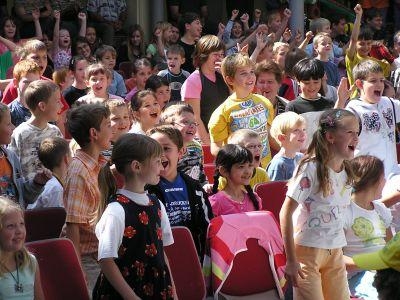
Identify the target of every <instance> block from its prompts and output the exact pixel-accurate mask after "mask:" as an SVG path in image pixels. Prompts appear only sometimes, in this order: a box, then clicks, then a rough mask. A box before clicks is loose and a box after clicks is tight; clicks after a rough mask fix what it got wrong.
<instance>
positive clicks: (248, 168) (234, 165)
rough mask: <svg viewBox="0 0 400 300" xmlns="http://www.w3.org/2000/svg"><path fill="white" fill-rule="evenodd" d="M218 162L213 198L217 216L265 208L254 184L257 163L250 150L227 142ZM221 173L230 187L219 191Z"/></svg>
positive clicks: (213, 207) (212, 204)
mask: <svg viewBox="0 0 400 300" xmlns="http://www.w3.org/2000/svg"><path fill="white" fill-rule="evenodd" d="M215 165H216V171H215V175H214V186H213V193H214V195H212V196H211V197H210V198H209V199H210V203H211V207H212V210H213V214H214V216H220V215H228V214H235V213H241V212H247V211H254V210H260V209H261V199H260V197H258V196H257V194H255V193H254V192H253V190H252V189H251V187H250V179H251V177H252V176H253V172H254V165H253V155H252V154H251V152H250V151H249V150H248V149H246V148H244V147H242V146H239V145H233V144H227V145H225V146H224V147H222V148H221V150H219V152H218V154H217V158H216V159H215ZM220 176H222V177H224V178H225V179H226V186H225V187H224V188H223V189H222V190H221V191H219V192H217V190H218V178H219V177H220ZM243 187H244V190H243Z"/></svg>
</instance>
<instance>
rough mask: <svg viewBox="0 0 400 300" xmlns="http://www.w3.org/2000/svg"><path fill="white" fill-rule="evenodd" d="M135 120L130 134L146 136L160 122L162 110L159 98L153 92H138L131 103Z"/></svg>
mask: <svg viewBox="0 0 400 300" xmlns="http://www.w3.org/2000/svg"><path fill="white" fill-rule="evenodd" d="M131 110H132V115H133V119H134V123H133V126H132V128H131V130H130V131H129V132H130V133H139V134H146V131H147V130H149V129H151V128H153V127H154V126H155V125H157V124H158V123H159V122H160V115H161V108H160V104H159V103H158V101H157V97H156V95H155V94H154V92H153V91H151V90H144V91H140V92H137V93H136V95H135V96H134V97H133V98H132V101H131Z"/></svg>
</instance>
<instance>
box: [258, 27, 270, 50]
mask: <svg viewBox="0 0 400 300" xmlns="http://www.w3.org/2000/svg"><path fill="white" fill-rule="evenodd" d="M256 41H257V46H256V47H257V49H258V50H260V51H261V50H262V49H264V47H265V45H266V44H267V38H266V36H265V34H264V33H262V32H261V31H260V32H257V33H256Z"/></svg>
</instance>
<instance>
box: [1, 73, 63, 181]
mask: <svg viewBox="0 0 400 300" xmlns="http://www.w3.org/2000/svg"><path fill="white" fill-rule="evenodd" d="M60 96H61V95H60V88H59V87H58V85H56V84H55V83H54V82H52V81H49V80H36V81H33V82H31V83H30V84H29V85H28V87H27V88H26V91H25V102H26V105H27V106H28V108H29V110H30V111H31V113H32V116H31V118H30V119H29V120H28V121H26V122H23V123H22V124H21V125H19V126H18V127H17V128H16V129H15V130H14V132H13V134H12V136H11V143H10V145H9V149H11V150H13V151H14V152H15V153H16V154H17V155H18V156H19V157H20V159H21V167H22V175H23V176H24V177H26V178H28V179H32V178H33V177H34V176H35V174H36V172H37V171H38V170H40V169H41V168H42V163H41V162H40V160H39V157H38V149H39V145H40V143H41V142H42V141H43V140H44V139H45V138H48V137H54V136H58V137H62V134H61V132H60V130H59V129H58V127H57V126H55V125H52V124H50V123H49V122H54V121H57V120H58V118H59V115H58V112H59V111H60V110H61V106H62V104H61V101H60Z"/></svg>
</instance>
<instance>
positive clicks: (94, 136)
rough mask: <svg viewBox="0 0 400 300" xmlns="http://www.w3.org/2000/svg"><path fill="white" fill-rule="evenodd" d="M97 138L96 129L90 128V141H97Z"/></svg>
mask: <svg viewBox="0 0 400 300" xmlns="http://www.w3.org/2000/svg"><path fill="white" fill-rule="evenodd" d="M97 136H98V134H97V130H96V128H93V127H92V128H90V129H89V138H90V140H91V141H94V140H96V139H97Z"/></svg>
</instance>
